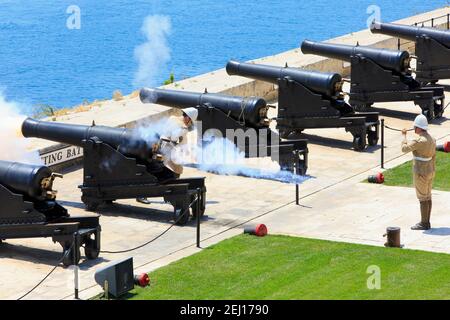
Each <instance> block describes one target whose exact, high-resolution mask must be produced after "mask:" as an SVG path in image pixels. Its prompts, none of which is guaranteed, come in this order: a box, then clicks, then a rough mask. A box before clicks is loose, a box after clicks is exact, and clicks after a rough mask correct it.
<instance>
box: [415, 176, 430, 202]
mask: <svg viewBox="0 0 450 320" xmlns="http://www.w3.org/2000/svg"><path fill="white" fill-rule="evenodd" d="M433 178H434V174H428V175H421V174H417V173H415V174H414V186H415V187H416V195H417V199H419V201H428V200H431V189H432V188H433Z"/></svg>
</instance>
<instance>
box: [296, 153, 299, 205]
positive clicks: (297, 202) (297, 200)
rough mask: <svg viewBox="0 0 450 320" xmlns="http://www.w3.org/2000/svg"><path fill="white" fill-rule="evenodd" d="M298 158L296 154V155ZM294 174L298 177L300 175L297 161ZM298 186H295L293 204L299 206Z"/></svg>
mask: <svg viewBox="0 0 450 320" xmlns="http://www.w3.org/2000/svg"><path fill="white" fill-rule="evenodd" d="M297 157H298V154H297ZM295 174H296V175H299V174H300V160H298V161H297V164H296V168H295ZM299 197H300V186H299V185H298V183H296V184H295V204H296V205H299V204H300V199H299Z"/></svg>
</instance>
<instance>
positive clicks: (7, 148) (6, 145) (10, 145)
mask: <svg viewBox="0 0 450 320" xmlns="http://www.w3.org/2000/svg"><path fill="white" fill-rule="evenodd" d="M20 109H21V106H20V105H19V104H18V103H16V102H12V101H8V100H6V98H5V96H4V94H3V91H2V90H1V89H0V112H1V117H0V150H1V156H0V160H7V161H17V162H22V163H29V164H42V160H41V159H40V157H39V153H38V152H30V151H29V150H28V148H29V147H30V144H29V140H27V139H26V138H24V137H23V136H22V133H21V126H22V122H23V120H25V118H26V116H25V115H23V114H21V112H20Z"/></svg>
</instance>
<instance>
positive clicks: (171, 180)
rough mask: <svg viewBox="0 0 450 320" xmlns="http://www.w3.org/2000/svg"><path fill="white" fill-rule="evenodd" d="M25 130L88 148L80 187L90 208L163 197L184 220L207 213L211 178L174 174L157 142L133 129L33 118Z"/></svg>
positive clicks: (179, 221) (30, 134) (178, 219)
mask: <svg viewBox="0 0 450 320" xmlns="http://www.w3.org/2000/svg"><path fill="white" fill-rule="evenodd" d="M22 134H23V135H24V137H35V138H41V139H47V140H51V141H55V142H59V143H62V144H65V145H73V146H79V147H82V148H83V184H82V185H80V186H79V188H80V189H81V193H82V196H81V200H82V202H83V203H84V204H85V205H86V209H87V210H88V211H94V210H96V209H97V208H98V207H99V206H101V205H107V204H112V203H113V202H114V201H116V200H118V199H134V198H140V197H147V198H149V197H163V198H164V201H165V202H167V203H170V204H172V206H173V207H174V212H173V214H174V216H173V217H174V219H175V222H176V223H177V224H179V225H184V224H186V223H187V222H188V221H189V218H190V216H191V215H190V213H191V211H192V216H194V217H195V216H196V215H197V214H200V216H202V215H203V214H204V211H205V204H206V187H205V181H204V180H205V178H204V177H199V178H189V179H181V178H176V177H173V176H172V175H170V174H169V175H168V172H169V169H168V168H167V167H166V166H165V165H164V162H163V161H162V159H161V157H160V155H158V154H156V153H154V152H153V151H152V144H153V143H155V142H157V141H156V140H155V141H147V140H146V139H144V138H143V137H142V136H140V135H139V134H138V133H137V132H136V131H134V130H132V129H126V128H112V127H106V126H97V125H95V124H93V125H92V126H86V125H75V124H65V123H58V122H46V121H39V120H34V119H31V118H27V119H25V121H24V122H23V124H22ZM155 139H156V138H155ZM170 172H171V171H170ZM197 201H199V205H197Z"/></svg>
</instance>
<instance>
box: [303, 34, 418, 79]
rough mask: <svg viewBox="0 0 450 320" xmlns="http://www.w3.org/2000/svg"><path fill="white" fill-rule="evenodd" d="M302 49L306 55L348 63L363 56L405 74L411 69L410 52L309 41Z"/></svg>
mask: <svg viewBox="0 0 450 320" xmlns="http://www.w3.org/2000/svg"><path fill="white" fill-rule="evenodd" d="M301 49H302V52H303V53H305V54H309V53H311V54H317V55H319V56H324V57H328V58H332V59H338V60H343V61H348V62H350V60H351V57H352V56H355V55H361V56H364V57H366V58H368V59H370V60H372V61H374V62H375V63H377V64H379V65H380V66H382V67H384V68H386V69H389V70H393V71H397V72H403V71H405V69H406V68H408V67H409V53H408V51H398V50H389V49H380V48H372V47H366V46H350V45H345V44H334V43H325V42H315V41H309V40H305V41H303V42H302V45H301Z"/></svg>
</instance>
